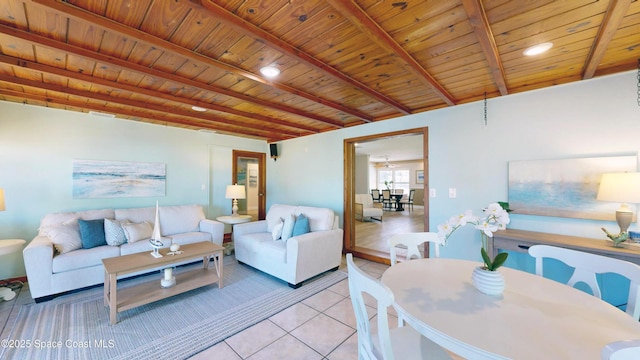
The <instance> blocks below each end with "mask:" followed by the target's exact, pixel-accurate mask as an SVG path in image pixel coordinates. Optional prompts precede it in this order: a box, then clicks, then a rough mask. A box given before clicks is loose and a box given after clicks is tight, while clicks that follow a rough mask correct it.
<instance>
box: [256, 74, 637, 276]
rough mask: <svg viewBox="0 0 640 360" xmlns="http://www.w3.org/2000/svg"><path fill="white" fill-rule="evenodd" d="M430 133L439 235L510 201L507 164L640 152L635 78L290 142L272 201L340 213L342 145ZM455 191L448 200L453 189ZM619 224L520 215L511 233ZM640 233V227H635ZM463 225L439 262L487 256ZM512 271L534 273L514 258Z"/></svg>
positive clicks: (275, 168) (592, 233)
mask: <svg viewBox="0 0 640 360" xmlns="http://www.w3.org/2000/svg"><path fill="white" fill-rule="evenodd" d="M425 126H426V127H428V128H429V185H430V187H431V188H435V189H436V190H437V194H438V197H436V198H432V199H430V207H429V211H430V219H429V221H430V224H431V229H430V230H432V231H436V228H437V225H438V224H439V223H442V222H444V221H445V220H446V219H447V218H449V217H450V216H452V215H455V214H458V213H460V212H462V211H464V210H467V209H471V210H473V211H474V212H479V211H480V210H481V209H482V208H483V207H484V206H486V205H487V204H489V203H490V202H495V201H503V200H507V196H508V187H507V167H508V162H509V161H512V160H537V159H563V158H574V157H591V156H610V155H629V154H630V155H637V154H638V148H639V147H640V106H638V100H637V79H636V73H635V72H627V73H623V74H619V75H613V76H607V77H601V78H596V79H592V80H587V81H580V82H577V83H573V84H568V85H561V86H555V87H551V88H547V89H542V90H536V91H531V92H527V93H521V94H514V95H509V96H503V97H499V98H495V99H489V101H488V124H487V125H486V126H485V124H484V119H483V103H482V102H481V101H480V102H475V103H470V104H464V105H459V106H455V107H450V108H445V109H440V110H435V111H429V112H425V113H421V114H415V115H410V116H406V117H404V118H402V119H395V120H390V121H380V122H375V123H370V124H366V125H362V126H357V127H350V128H346V129H341V130H338V131H331V132H327V133H322V134H317V135H312V136H307V137H302V138H297V139H293V140H287V141H284V142H282V143H281V144H280V152H281V155H282V156H281V157H280V158H279V159H278V161H277V164H271V167H270V168H269V172H268V184H269V186H270V189H271V191H270V197H269V201H270V202H271V203H273V202H294V203H300V204H309V205H320V206H326V207H329V208H332V209H334V210H335V211H337V212H338V213H340V214H341V215H342V213H343V181H344V176H343V156H342V152H343V140H344V139H346V138H354V137H360V136H365V135H370V134H377V133H384V132H391V131H396V130H403V129H411V128H420V127H425ZM451 187H453V188H456V189H457V195H458V196H457V198H455V199H449V198H448V197H446V196H443V195H444V194H447V189H448V188H451ZM601 226H606V227H608V228H610V229H611V230H614V229H616V228H617V225H616V224H615V223H614V222H601V221H589V220H577V219H566V218H551V217H536V216H526V215H513V216H512V223H511V225H510V227H511V228H518V229H526V230H537V231H546V232H553V233H559V234H568V235H572V234H573V235H578V236H586V237H593V238H604V234H603V233H602V231H601V230H600V227H601ZM631 227H632V228H638V224H635V223H634V224H632V226H631ZM476 233H477V231H473V230H472V229H470V228H469V229H461V230H460V231H459V232H457V233H455V234H454V235H453V236H452V237H451V238H450V239H449V244H448V246H447V247H446V248H445V249H443V251H442V256H445V257H456V258H465V259H474V260H480V256H479V246H480V236H479V235H478V234H476ZM508 264H509V266H514V267H527V266H529V265H528V263H527V261H526V259H524V258H523V257H520V256H512V257H510V259H509V261H508Z"/></svg>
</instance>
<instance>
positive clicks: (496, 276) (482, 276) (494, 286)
mask: <svg viewBox="0 0 640 360" xmlns="http://www.w3.org/2000/svg"><path fill="white" fill-rule="evenodd" d="M471 282H472V283H473V286H475V288H476V289H478V290H479V291H480V292H482V293H484V294H487V295H500V294H502V292H503V291H504V278H503V277H502V274H501V273H500V272H498V271H489V270H486V269H483V268H482V267H481V266H477V267H476V268H475V269H473V274H472V275H471Z"/></svg>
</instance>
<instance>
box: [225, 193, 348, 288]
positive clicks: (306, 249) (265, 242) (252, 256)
mask: <svg viewBox="0 0 640 360" xmlns="http://www.w3.org/2000/svg"><path fill="white" fill-rule="evenodd" d="M292 214H293V215H295V216H296V217H298V218H299V215H300V214H304V216H306V217H307V218H308V220H309V230H310V231H309V232H308V233H305V234H302V235H297V236H293V237H291V238H289V239H287V240H286V241H285V240H274V239H273V238H274V236H273V230H274V227H276V225H277V224H278V223H279V222H280V221H281V219H287V217H290V216H291V215H292ZM285 231H286V230H285ZM342 234H343V232H342V229H340V228H339V220H338V216H336V215H335V214H334V212H333V210H331V209H327V208H318V207H310V206H293V205H283V204H274V205H272V206H271V208H269V211H268V212H267V216H266V219H265V220H261V221H254V222H248V223H243V224H237V225H234V227H233V242H234V247H235V252H236V259H237V260H238V261H239V262H241V263H244V264H247V265H250V266H252V267H254V268H256V269H258V270H260V271H263V272H265V273H268V274H270V275H272V276H275V277H277V278H279V279H281V280H284V281H286V282H287V283H289V286H291V287H293V288H297V287H299V286H300V285H302V282H303V281H304V280H307V279H309V278H311V277H313V276H316V275H318V274H321V273H323V272H325V271H328V270H337V269H338V267H339V266H340V262H341V260H342V242H343V240H342V238H343V235H342Z"/></svg>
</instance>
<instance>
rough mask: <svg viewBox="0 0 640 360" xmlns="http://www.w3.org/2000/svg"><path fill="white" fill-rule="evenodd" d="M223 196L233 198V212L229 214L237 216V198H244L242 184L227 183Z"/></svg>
mask: <svg viewBox="0 0 640 360" xmlns="http://www.w3.org/2000/svg"><path fill="white" fill-rule="evenodd" d="M225 198H227V199H233V208H232V210H233V213H232V214H231V216H238V199H244V198H246V195H245V190H244V185H238V184H235V185H227V192H226V194H225Z"/></svg>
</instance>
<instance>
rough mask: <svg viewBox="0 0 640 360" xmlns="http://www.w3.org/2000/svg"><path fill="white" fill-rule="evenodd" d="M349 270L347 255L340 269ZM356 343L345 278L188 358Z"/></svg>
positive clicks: (0, 332) (15, 304)
mask: <svg viewBox="0 0 640 360" xmlns="http://www.w3.org/2000/svg"><path fill="white" fill-rule="evenodd" d="M355 262H356V264H357V265H358V266H359V267H360V268H362V269H363V270H364V271H365V272H367V273H369V274H370V275H372V276H374V277H376V278H379V277H380V276H381V275H382V273H383V272H384V271H385V270H386V269H387V268H388V266H387V265H383V264H378V263H374V262H370V261H367V260H363V259H358V258H356V259H355ZM346 269H347V268H346V261H345V260H344V257H343V263H342V265H341V267H340V270H342V271H346ZM303 286H304V285H303ZM28 290H29V288H28V284H25V285H24V286H23V287H22V289H21V291H20V293H19V294H18V296H17V297H16V298H15V299H14V300H11V301H6V302H0V339H4V338H6V337H7V336H8V335H9V334H8V333H9V330H10V329H7V328H6V324H7V322H8V320H9V319H13V318H14V317H15V316H17V315H18V311H19V309H20V306H21V305H22V304H27V303H31V302H33V300H32V299H31V295H30V294H29V291H28ZM371 301H372V302H371V303H370V304H368V305H370V306H369V310H370V311H369V316H370V318H371V324H372V329H373V330H374V331H375V328H376V317H375V316H376V309H375V302H374V300H373V299H371ZM389 315H390V317H389V324H390V325H391V326H396V325H397V316H396V313H395V312H394V310H393V309H392V308H390V310H389ZM357 344H358V338H357V335H356V322H355V316H354V313H353V308H352V306H351V299H350V298H349V285H348V280H346V279H345V280H343V281H341V282H339V283H337V284H335V285H333V286H331V287H330V288H328V289H326V290H324V291H322V292H320V293H318V294H316V295H314V296H312V297H310V298H307V299H306V300H304V301H302V302H299V303H297V304H295V305H293V306H291V307H289V308H287V309H285V310H283V311H282V312H280V313H278V314H276V315H274V316H272V317H270V318H268V319H267V320H264V321H262V322H260V323H258V324H256V325H254V326H252V327H250V328H248V329H246V330H244V331H242V332H240V333H238V334H235V335H233V336H231V337H229V338H227V339H225V340H224V341H222V342H220V343H218V344H216V345H214V346H212V347H211V348H209V349H207V350H205V351H203V352H201V353H199V354H197V355H195V356H193V357H191V358H190V359H191V360H205V359H206V360H208V359H213V358H215V359H221V360H239V359H250V360H262V359H278V360H279V359H287V360H297V359H304V360H307V359H309V360H313V359H320V360H323V359H324V360H343V359H344V360H347V359H357V358H358V350H357Z"/></svg>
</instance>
